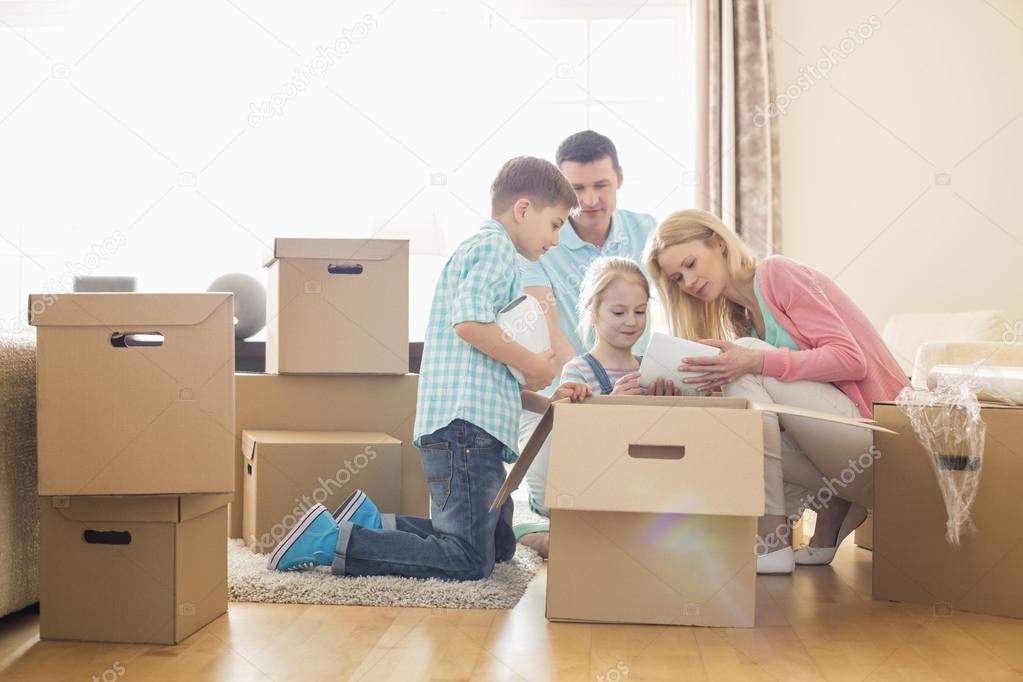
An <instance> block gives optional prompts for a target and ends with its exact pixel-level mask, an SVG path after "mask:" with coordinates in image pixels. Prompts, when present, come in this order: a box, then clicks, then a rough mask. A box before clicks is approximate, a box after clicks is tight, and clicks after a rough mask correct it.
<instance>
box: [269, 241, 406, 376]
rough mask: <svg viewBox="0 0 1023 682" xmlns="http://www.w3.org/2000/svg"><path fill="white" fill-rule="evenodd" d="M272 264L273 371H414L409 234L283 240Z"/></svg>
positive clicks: (270, 324)
mask: <svg viewBox="0 0 1023 682" xmlns="http://www.w3.org/2000/svg"><path fill="white" fill-rule="evenodd" d="M266 267H267V268H269V278H270V281H269V285H268V287H267V316H266V317H267V325H266V330H267V337H266V371H267V372H269V373H271V374H274V373H280V374H405V373H406V372H408V369H409V361H408V358H409V351H408V316H409V307H408V282H409V280H408V273H409V264H408V240H405V239H276V240H274V254H273V257H272V258H271V259H270V260H269V261H268V262H267V263H266Z"/></svg>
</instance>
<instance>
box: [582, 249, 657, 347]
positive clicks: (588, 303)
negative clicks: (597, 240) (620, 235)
mask: <svg viewBox="0 0 1023 682" xmlns="http://www.w3.org/2000/svg"><path fill="white" fill-rule="evenodd" d="M618 278H626V279H629V278H631V279H634V280H635V281H636V282H637V283H638V284H639V285H640V286H642V287H643V291H644V292H646V297H647V300H650V282H648V281H647V278H646V275H644V274H643V270H642V269H640V267H639V265H638V264H637V263H636V261H634V260H632V259H631V258H620V257H618V256H601V257H599V258H597V259H596V260H594V261H593V262H592V263H590V265H589V267H588V268H586V274H585V275H584V276H583V282H582V285H581V286H580V288H579V330H578V331H579V336H580V337H582V340H583V343H585V344H586V345H587V346H592V345H593V342H594V341H595V340H596V324H597V308H598V306H600V299H601V296H603V294H604V292H605V291H606V290H607V288H608V287H609V286H611V283H612V282H614V281H615V280H616V279H618Z"/></svg>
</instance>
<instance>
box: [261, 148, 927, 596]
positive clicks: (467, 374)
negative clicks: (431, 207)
mask: <svg viewBox="0 0 1023 682" xmlns="http://www.w3.org/2000/svg"><path fill="white" fill-rule="evenodd" d="M555 160H556V165H555V164H552V163H550V162H549V161H546V160H543V159H538V158H533V157H518V158H515V159H512V160H511V161H509V162H507V163H506V164H505V165H504V167H502V168H501V170H500V172H499V173H498V175H497V177H496V178H495V180H494V182H493V184H492V186H491V218H490V219H489V220H487V221H485V222H484V223H483V225H482V226H481V227H480V229H479V230H478V231H477V232H476V233H475V234H473V235H472V236H470V237H469V238H468V239H466V240H465V241H464V242H462V243H461V244H460V245H459V246H458V247H457V248H456V249H455V252H454V253H453V254H452V256H451V257H450V259H449V260H448V262H447V264H446V265H445V266H444V269H443V272H442V273H441V275H440V280H439V282H438V284H437V289H436V292H435V294H434V299H433V304H432V308H431V311H430V318H429V323H428V328H427V332H426V340H425V345H424V353H423V362H422V367H421V370H420V382H419V396H418V401H417V414H416V424H415V431H414V439H415V445H416V447H418V448H419V450H420V452H421V455H422V465H423V471H424V473H425V475H426V479H427V482H428V485H429V488H430V512H431V514H430V518H418V517H411V516H401V515H395V514H383V513H380V512H379V511H378V510H377V508H376V507H375V506H374V504H373V501H372V500H371V499H369V498H368V497H367V496H366V495H365V494H364V493H361V492H356V493H354V494H353V495H352V496H351V497H350V498H349V499H348V500H346V501H345V503H344V504H342V505H341V507H340V508H339V509H337V510H336V511H335V512H334V513H331V512H330V511H329V510H328V509H326V508H325V507H323V506H322V505H316V506H314V507H312V508H310V509H309V510H308V511H307V512H306V513H305V515H304V516H303V517H302V518H301V519H300V520H299V521H298V523H297V524H296V525H295V526H294V527H293V528H292V529H291V530H290V531H289V532H288V534H287V535H285V537H284V538H283V539H282V540H281V542H280V543H279V544H278V545H277V547H276V548H275V549H274V550H273V552H271V554H270V556H269V560H268V562H267V566H268V568H270V569H271V570H282V571H287V570H295V569H300V568H308V567H313V566H330V567H331V571H332V572H333V573H334V574H336V575H401V576H410V577H417V578H441V579H447V580H476V579H480V578H484V577H487V576H489V575H490V573H491V572H492V571H493V568H494V565H495V563H497V562H501V561H507V560H509V559H511V558H512V556H513V555H514V554H515V546H516V543H517V542H522V543H523V544H526V545H528V546H531V547H533V548H534V549H536V550H537V551H538V552H540V553H541V555H544V556H546V553H547V536H548V529H549V525H548V524H527V525H522V526H518V527H515V526H513V524H512V510H513V507H512V504H513V503H512V501H511V500H510V499H509V500H508V501H507V502H506V503H505V504H504V505H503V506H502V507H501V509H499V510H497V511H494V512H491V511H489V508H490V504H491V502H492V501H493V499H494V497H495V496H496V494H497V492H498V490H499V489H500V488H501V485H502V483H503V482H504V480H505V476H506V471H505V463H510V462H514V461H515V459H516V458H517V453H518V452H519V449H520V447H521V446H523V445H524V444H525V442H526V441H527V440H528V439H529V436H530V435H531V434H532V432H533V430H534V429H535V427H536V425H537V423H538V421H539V416H540V415H541V414H542V413H543V412H544V410H545V409H546V408H547V406H548V405H549V404H550V402H551V401H552V400H559V399H566V398H567V399H571V400H573V401H579V400H583V399H584V398H586V397H587V396H590V395H593V394H619V395H646V394H649V395H675V394H677V393H679V392H680V390H681V388H682V387H680V386H676V385H674V384H672V382H671V381H667V380H664V379H658V380H657V381H656V382H655V383H653V384H651V385H649V386H647V387H646V389H644V388H643V387H641V386H640V383H639V373H638V372H639V366H640V360H641V358H642V355H643V353H644V350H645V348H646V345H647V341H648V338H649V334H650V330H649V324H648V302H649V300H650V298H651V283H652V285H653V288H654V289H655V290H656V292H657V294H658V298H659V300H660V302H661V304H662V305H663V307H664V309H665V311H666V314H667V318H668V323H669V325H670V329H671V332H672V334H674V335H675V336H678V337H680V338H685V339H691V340H698V341H700V342H702V343H705V344H709V345H713V346H716V347H717V348H719V349H720V351H721V352H720V354H718V355H716V356H713V357H701V358H679V369H680V370H682V371H690V372H696V373H697V374H696V376H697V378H695V379H688V380H687V381H688V382H690V383H691V384H693V385H692V386H690V388H695V389H698V390H699V391H702V392H706V393H709V392H712V391H716V390H720V391H721V393H722V394H723V395H725V396H735V397H742V398H748V399H752V400H757V401H762V402H766V403H771V402H774V403H781V404H786V405H792V406H796V407H803V408H808V409H814V410H818V411H823V412H829V413H832V414H836V415H840V416H843V417H861V416H862V417H870V415H871V405H872V403H873V402H875V401H884V400H892V399H894V398H895V397H896V395H897V394H898V393H899V391H900V390H901V389H902V388H903V387H904V386H906V384H907V381H906V377H905V376H904V374H903V372H902V370H901V368H900V367H899V365H898V364H897V362H896V361H895V359H894V358H893V357H892V355H891V353H890V352H889V351H888V349H887V347H886V346H885V345H884V343H883V342H882V340H881V338H880V336H879V335H878V334H877V332H876V331H875V329H874V328H873V326H872V325H871V323H870V321H869V320H868V319H867V317H866V315H865V314H864V313H863V312H862V311H861V310H860V309H859V308H858V307H857V306H856V304H855V303H854V302H853V301H852V300H851V299H850V298H849V297H848V296H847V295H846V294H845V293H844V292H843V291H842V290H841V289H840V288H839V287H838V286H837V285H836V284H835V283H834V282H833V281H832V280H831V279H830V278H828V277H827V276H826V275H824V274H823V273H821V272H818V271H816V270H814V269H812V268H810V267H807V266H805V265H802V264H800V263H798V262H795V261H793V260H791V259H788V258H785V257H782V256H769V257H767V258H763V259H760V260H758V259H757V258H755V257H754V256H753V255H752V254H751V252H750V250H749V249H748V248H747V246H746V245H745V244H744V243H743V242H742V240H741V239H740V238H739V237H738V236H737V235H736V234H735V232H733V231H732V230H731V229H729V228H728V227H727V226H725V224H724V223H722V222H721V220H720V219H718V218H717V217H716V216H714V215H713V214H711V213H708V212H706V211H700V210H683V211H678V212H676V213H674V214H672V215H670V216H669V217H668V218H667V219H666V220H664V221H663V222H662V223H661V224H660V225H657V223H656V221H655V220H654V218H653V217H652V216H650V215H647V214H643V213H634V212H632V211H627V210H625V209H621V208H618V205H617V193H618V190H619V189H620V188H621V186H622V183H623V181H624V175H623V171H622V167H621V165H620V163H619V160H618V152H617V150H616V149H615V146H614V144H613V143H612V142H611V140H610V139H608V138H607V137H605V136H603V135H600V134H598V133H596V132H593V131H589V130H587V131H583V132H580V133H576V134H574V135H572V136H570V137H569V138H567V139H566V140H565V141H564V142H562V143H561V145H560V146H559V147H558V149H557V153H556V155H555ZM523 293H526V294H530V295H532V296H533V297H535V298H536V299H537V300H539V301H540V302H541V307H542V309H543V310H544V314H545V316H546V322H547V325H548V327H549V329H550V333H551V350H550V351H548V352H545V353H533V352H531V351H529V350H527V349H526V348H525V347H523V346H522V345H520V344H518V343H515V342H514V341H510V340H509V339H508V338H507V337H506V335H504V334H503V332H502V330H501V328H500V327H499V325H498V324H497V322H496V320H497V315H498V312H499V311H500V310H501V309H502V308H504V307H505V306H506V305H508V304H509V303H511V302H512V301H514V300H515V299H516V298H518V297H519V296H521V295H522V294H523ZM509 367H512V368H515V369H516V370H518V371H519V372H520V373H521V374H522V376H523V377H524V379H525V380H524V382H523V383H522V384H520V383H519V382H518V381H517V380H516V379H515V378H514V377H513V376H512V374H511V372H509V371H508V368H509ZM871 446H872V437H871V433H870V431H868V430H866V429H861V428H857V427H855V426H847V425H843V424H836V423H830V422H818V421H814V420H811V419H801V418H799V417H790V416H788V415H781V416H777V415H774V414H771V413H764V488H765V508H764V515H763V516H762V517H761V518H760V522H759V527H758V537H757V543H756V546H757V570H758V572H760V573H791V572H792V571H793V570H794V568H795V566H796V565H797V564H799V565H813V564H817V565H820V564H827V563H830V562H831V560H832V558H833V557H834V555H835V551H836V549H837V547H838V545H839V544H841V542H842V540H843V539H844V538H845V537H846V536H847V535H848V534H849V533H851V532H852V530H853V529H855V528H856V526H858V525H859V524H860V523H862V522H863V520H864V519H865V518H866V513H867V512H866V510H867V508H869V507H870V506H871V504H872V498H873V489H872V475H871V473H870V471H866V472H865V473H864V472H863V471H862V469H855V474H856V475H846V474H849V473H850V470H851V469H853V468H855V466H856V463H857V462H858V461H860V456H861V455H863V454H864V453H867V452H869V451H870V450H871ZM548 453H549V443H547V444H545V445H544V447H543V449H541V451H540V453H539V454H538V456H537V458H536V460H535V461H534V462H533V464H532V466H531V467H530V469H529V472H528V474H527V484H528V492H529V504H530V507H531V509H532V510H533V511H534V512H536V513H537V514H539V515H541V516H549V513H548V510H547V508H546V506H545V504H544V489H545V484H546V481H545V478H546V472H547V462H548ZM847 479H848V482H846V481H847ZM808 507H810V508H813V509H815V510H816V511H817V524H816V528H815V533H814V535H813V537H812V538H811V539H810V541H809V544H808V545H807V546H804V547H801V548H799V549H797V550H793V548H792V547H791V544H790V542H789V530H790V519H793V518H797V517H798V516H799V515H800V514H801V513H802V511H803V509H806V508H808Z"/></svg>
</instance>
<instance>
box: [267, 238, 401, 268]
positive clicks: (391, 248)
mask: <svg viewBox="0 0 1023 682" xmlns="http://www.w3.org/2000/svg"><path fill="white" fill-rule="evenodd" d="M408 244H409V242H408V240H407V239H295V238H281V237H278V238H277V239H274V252H273V255H272V256H270V257H269V258H268V259H267V261H266V263H265V264H264V266H269V265H270V264H272V263H273V262H274V261H276V260H277V259H279V258H303V259H314V260H346V261H351V260H365V261H380V260H387V259H389V258H392V257H394V256H395V255H396V254H398V253H399V252H401V251H403V250H404V251H405V252H406V253H407V252H408Z"/></svg>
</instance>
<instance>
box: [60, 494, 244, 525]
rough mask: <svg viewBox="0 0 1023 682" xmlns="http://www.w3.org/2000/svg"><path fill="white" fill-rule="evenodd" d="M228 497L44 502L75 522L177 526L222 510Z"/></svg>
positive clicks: (88, 498) (93, 498)
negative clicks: (196, 517)
mask: <svg viewBox="0 0 1023 682" xmlns="http://www.w3.org/2000/svg"><path fill="white" fill-rule="evenodd" d="M231 497H232V496H231V495H229V494H224V495H95V496H92V495H90V496H84V495H74V496H57V497H50V498H48V499H47V501H48V503H49V504H50V505H51V506H52V507H53V508H54V509H56V510H57V511H58V512H60V514H61V515H62V516H63V517H65V518H67V519H71V520H74V521H87V522H88V521H113V522H119V523H179V522H181V521H185V520H187V519H189V518H192V517H195V516H199V515H201V514H204V513H206V512H207V511H211V510H213V509H217V508H219V507H222V506H224V505H225V504H227V503H228V502H230V501H231Z"/></svg>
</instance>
